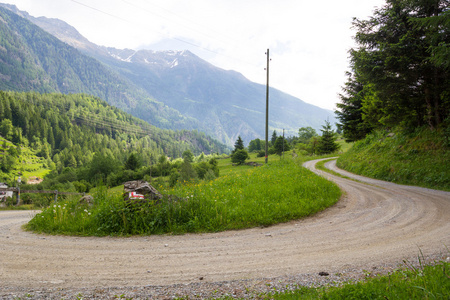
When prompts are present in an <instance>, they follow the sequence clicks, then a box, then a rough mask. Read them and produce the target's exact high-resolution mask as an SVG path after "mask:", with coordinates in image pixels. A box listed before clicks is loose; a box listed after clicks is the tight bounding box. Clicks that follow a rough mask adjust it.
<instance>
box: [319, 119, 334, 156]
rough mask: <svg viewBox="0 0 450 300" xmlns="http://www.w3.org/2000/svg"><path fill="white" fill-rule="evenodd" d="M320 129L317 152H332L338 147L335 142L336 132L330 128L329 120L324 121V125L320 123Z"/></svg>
mask: <svg viewBox="0 0 450 300" xmlns="http://www.w3.org/2000/svg"><path fill="white" fill-rule="evenodd" d="M322 128H323V129H321V130H320V131H322V136H321V137H320V140H319V144H318V145H317V153H319V154H328V153H333V152H335V151H337V150H338V149H339V145H338V144H337V143H336V134H335V132H334V130H332V129H331V124H330V122H328V120H327V121H325V125H322Z"/></svg>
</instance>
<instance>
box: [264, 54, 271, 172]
mask: <svg viewBox="0 0 450 300" xmlns="http://www.w3.org/2000/svg"><path fill="white" fill-rule="evenodd" d="M266 55H267V67H266V72H267V83H266V145H265V156H266V164H267V162H268V160H269V158H268V155H269V61H270V59H269V49H267V52H266Z"/></svg>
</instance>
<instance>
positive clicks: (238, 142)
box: [233, 136, 244, 153]
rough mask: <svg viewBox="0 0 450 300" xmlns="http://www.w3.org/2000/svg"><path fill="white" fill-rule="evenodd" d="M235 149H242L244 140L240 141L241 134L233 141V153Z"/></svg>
mask: <svg viewBox="0 0 450 300" xmlns="http://www.w3.org/2000/svg"><path fill="white" fill-rule="evenodd" d="M237 150H244V141H242V139H241V136H238V139H237V140H236V142H235V143H234V150H233V153H234V152H236V151H237Z"/></svg>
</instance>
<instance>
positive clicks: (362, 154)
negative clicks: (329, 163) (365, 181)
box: [337, 128, 450, 190]
mask: <svg viewBox="0 0 450 300" xmlns="http://www.w3.org/2000/svg"><path fill="white" fill-rule="evenodd" d="M337 164H338V166H339V167H340V168H343V169H345V170H348V171H350V172H353V173H357V174H361V175H364V176H368V177H373V178H377V179H381V180H387V181H393V182H396V183H402V184H410V185H417V186H423V187H429V188H434V189H442V190H450V169H449V168H448V166H449V165H450V151H449V147H448V145H446V141H445V131H444V130H442V129H440V130H434V131H432V130H429V129H427V128H419V129H417V130H416V132H414V133H404V132H395V133H391V134H390V135H388V133H387V132H386V131H376V132H374V133H372V134H370V135H368V136H367V137H366V138H365V139H363V140H361V141H358V142H356V143H355V144H354V145H353V147H352V148H351V149H350V150H349V151H347V152H346V153H344V154H343V155H341V156H340V157H339V159H338V161H337Z"/></svg>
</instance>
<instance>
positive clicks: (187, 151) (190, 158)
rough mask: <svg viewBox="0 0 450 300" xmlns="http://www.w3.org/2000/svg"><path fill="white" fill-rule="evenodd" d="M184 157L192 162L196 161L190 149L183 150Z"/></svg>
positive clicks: (186, 160)
mask: <svg viewBox="0 0 450 300" xmlns="http://www.w3.org/2000/svg"><path fill="white" fill-rule="evenodd" d="M182 157H183V160H184V161H185V162H189V163H192V162H193V161H194V154H192V152H191V150H189V149H188V150H186V151H184V152H183V155H182Z"/></svg>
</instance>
